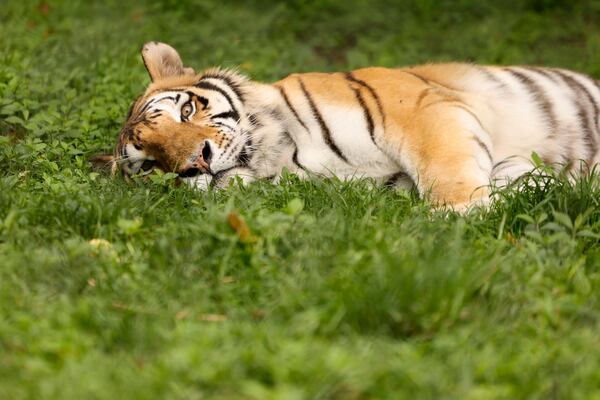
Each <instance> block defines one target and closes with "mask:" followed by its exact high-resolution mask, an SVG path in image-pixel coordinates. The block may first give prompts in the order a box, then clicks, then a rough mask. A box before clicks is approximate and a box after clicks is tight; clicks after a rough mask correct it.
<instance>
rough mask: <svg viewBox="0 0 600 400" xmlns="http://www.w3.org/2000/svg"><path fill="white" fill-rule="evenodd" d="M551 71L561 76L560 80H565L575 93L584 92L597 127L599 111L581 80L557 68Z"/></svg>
mask: <svg viewBox="0 0 600 400" xmlns="http://www.w3.org/2000/svg"><path fill="white" fill-rule="evenodd" d="M552 71H554V73H555V74H557V75H558V76H560V77H561V78H562V80H563V81H565V83H566V84H567V85H568V86H569V87H571V89H574V92H575V93H576V94H579V93H583V94H585V96H586V97H587V99H588V101H589V102H590V104H591V105H592V108H593V109H594V122H595V123H596V127H597V126H598V113H599V112H600V111H599V110H598V104H596V101H595V99H594V96H592V94H591V93H590V91H589V90H588V89H587V88H586V87H585V86H584V85H583V84H582V83H581V82H579V81H578V80H577V79H575V78H574V77H572V76H571V75H569V74H567V73H566V72H564V71H561V70H559V69H553V70H552Z"/></svg>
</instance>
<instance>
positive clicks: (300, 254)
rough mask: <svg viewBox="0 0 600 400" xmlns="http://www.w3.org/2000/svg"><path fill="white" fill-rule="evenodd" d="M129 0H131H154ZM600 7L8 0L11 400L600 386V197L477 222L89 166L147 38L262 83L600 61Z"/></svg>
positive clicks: (115, 117)
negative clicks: (395, 70) (375, 70)
mask: <svg viewBox="0 0 600 400" xmlns="http://www.w3.org/2000/svg"><path fill="white" fill-rule="evenodd" d="M140 4H141V3H140ZM599 20H600V3H599V2H597V1H580V2H577V1H567V0H564V1H552V0H526V1H516V0H514V1H507V2H483V1H479V0H477V1H475V0H473V1H470V0H461V1H437V0H436V1H434V0H423V1H418V2H416V1H415V2H408V1H403V2H399V1H392V0H389V1H387V2H378V3H374V2H367V1H359V0H356V1H349V0H346V1H343V2H342V1H335V0H322V1H300V0H293V1H289V2H285V3H281V4H274V3H273V2H266V1H258V0H255V1H252V2H241V1H240V2H222V1H197V2H192V1H171V0H165V1H162V2H156V3H152V4H150V3H148V4H146V5H134V2H124V1H106V2H83V1H81V2H79V1H74V0H73V1H58V0H57V1H53V2H48V3H46V2H37V1H35V2H32V1H28V0H21V1H13V0H5V1H3V2H2V6H1V7H0V38H1V39H0V133H1V135H0V398H2V399H28V398H31V399H42V398H43V399H92V398H94V399H115V398H128V399H129V398H139V399H149V398H161V399H162V398H171V399H177V398H181V399H199V398H226V399H304V398H307V399H308V398H319V399H329V398H331V399H369V398H390V399H399V398H411V399H412V398H431V399H440V398H443V399H451V398H456V399H516V398H537V399H553V398H556V399H566V398H579V399H592V398H600V387H599V385H598V382H600V309H599V302H600V294H598V293H599V291H598V287H599V285H600V246H599V243H598V233H599V232H600V208H599V207H598V201H599V199H600V189H599V188H598V185H597V183H596V182H597V178H596V177H594V178H589V179H588V178H586V179H583V180H581V181H578V182H575V183H571V182H569V181H568V180H566V179H564V178H562V177H560V176H555V175H553V174H547V173H545V172H544V169H543V168H541V173H542V176H541V177H538V178H535V179H534V180H531V181H529V182H528V183H527V182H525V183H521V184H520V185H519V186H518V187H516V188H513V189H512V190H506V191H502V192H499V193H498V194H497V198H498V200H497V201H496V202H495V203H494V205H493V206H492V207H491V208H490V209H489V210H485V211H480V212H476V213H473V214H470V215H468V216H459V215H455V214H451V213H439V212H434V211H432V210H431V209H430V208H429V207H428V206H427V204H424V203H423V202H422V201H421V200H419V199H418V198H417V197H416V196H415V195H414V194H413V193H407V192H395V191H393V190H390V189H384V188H375V189H373V188H371V187H370V185H369V183H368V182H360V181H357V182H350V183H344V182H339V181H335V180H331V181H323V180H315V181H310V182H300V181H298V180H297V179H296V178H295V177H294V176H288V177H286V178H285V179H284V181H283V182H282V183H281V185H278V186H273V185H270V184H266V183H257V184H253V185H250V186H248V187H244V188H242V187H232V188H231V189H230V190H227V191H224V192H209V193H195V192H193V191H191V190H189V189H187V188H185V187H180V186H176V185H174V183H173V181H172V180H171V179H170V177H169V176H168V175H167V176H159V175H157V176H154V177H153V179H152V181H150V182H138V181H134V182H133V183H131V184H127V183H125V182H123V181H122V180H120V179H113V178H111V177H108V176H104V175H101V174H98V173H95V172H92V171H91V170H90V168H89V166H88V163H87V159H88V157H89V156H90V155H92V154H94V153H97V152H102V151H110V150H111V149H112V146H113V145H114V142H115V139H116V136H117V132H118V129H119V126H120V124H121V123H122V122H123V119H124V116H125V114H126V112H127V108H128V106H129V103H130V102H131V101H132V99H133V98H134V97H135V96H136V95H137V94H139V93H140V92H141V91H142V90H143V88H144V86H145V85H146V84H147V82H148V78H147V76H146V73H145V70H144V68H143V66H142V63H141V61H140V58H139V54H138V51H139V49H140V47H141V45H142V44H143V43H144V42H146V41H149V40H161V41H165V42H168V43H171V44H172V45H174V46H175V47H176V48H178V49H179V50H180V52H181V54H182V55H183V57H184V60H185V61H187V62H188V63H189V64H190V65H192V66H194V67H196V68H203V67H208V66H211V65H224V66H236V65H238V66H240V69H241V70H242V71H244V72H246V73H248V74H250V75H251V76H252V77H253V78H255V79H262V80H273V79H277V78H279V77H282V76H284V75H286V74H287V73H289V72H292V71H303V70H347V69H349V68H354V67H360V66H367V65H374V64H377V65H384V66H385V65H387V66H394V65H403V64H413V63H419V62H425V61H432V60H471V61H478V62H485V63H499V64H509V63H534V64H544V65H555V66H563V67H569V68H574V69H578V70H582V71H585V72H588V73H590V74H592V75H594V76H596V77H600V24H598V23H597V21H599Z"/></svg>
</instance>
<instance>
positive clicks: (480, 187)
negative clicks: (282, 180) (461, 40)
mask: <svg viewBox="0 0 600 400" xmlns="http://www.w3.org/2000/svg"><path fill="white" fill-rule="evenodd" d="M143 55H144V62H145V64H146V66H147V68H148V71H149V73H150V75H151V77H152V79H153V82H152V84H151V85H150V87H149V88H148V90H147V91H146V93H145V94H144V95H143V96H141V97H140V98H138V99H137V100H136V102H135V103H134V105H133V106H132V109H131V111H130V115H129V117H128V119H127V122H126V123H125V126H124V128H123V130H122V133H121V136H120V139H119V143H118V145H117V158H118V159H119V160H120V161H119V162H118V164H119V165H120V166H121V170H122V171H124V173H125V174H126V175H130V174H133V173H138V172H139V171H140V169H141V170H142V172H143V173H148V172H149V171H151V169H152V168H153V167H156V168H160V169H162V170H165V171H175V172H178V173H179V174H180V176H181V177H182V180H183V181H184V182H186V183H188V184H190V185H194V186H197V187H200V188H205V187H208V186H215V185H216V186H220V185H224V184H225V183H226V182H227V180H228V178H230V177H232V176H240V177H242V178H243V179H244V180H248V181H249V180H252V179H256V178H265V177H268V178H274V179H275V180H276V179H277V177H278V176H279V175H280V174H281V172H282V171H283V169H284V168H287V169H288V170H290V171H292V172H294V173H297V174H298V175H300V176H309V175H323V176H332V175H335V176H339V177H341V178H344V179H347V178H352V177H371V178H375V179H378V180H379V181H381V182H382V183H387V184H403V185H415V186H416V187H417V188H418V190H419V191H420V192H421V193H423V194H425V193H427V194H428V195H429V196H430V197H431V199H432V200H433V201H434V202H435V203H437V204H448V205H451V206H453V207H455V208H458V209H464V208H466V207H469V206H470V205H472V204H474V203H485V202H486V201H487V200H488V187H489V183H490V181H495V182H496V183H498V184H500V185H503V184H506V183H507V182H509V181H511V180H514V179H516V178H518V177H519V176H521V175H523V174H524V173H526V172H528V171H530V170H531V168H532V164H531V161H530V157H531V154H532V152H536V153H537V154H539V155H540V157H541V158H542V159H543V160H544V161H546V162H547V163H549V164H552V165H556V166H557V167H558V166H565V165H566V166H567V167H568V168H571V169H572V171H573V172H577V171H579V170H580V165H581V164H580V163H581V162H583V165H584V166H585V167H586V168H589V167H591V166H592V165H594V164H596V163H597V162H598V161H599V160H598V149H599V147H598V146H599V145H600V137H599V134H600V128H599V118H600V106H599V104H600V85H599V84H598V82H596V81H595V80H594V79H592V78H590V77H588V76H585V75H582V74H579V73H575V72H572V71H568V70H562V69H555V68H542V67H525V66H514V67H491V66H489V67H488V66H475V65H470V64H428V65H422V66H417V67H410V68H399V69H387V68H365V69H360V70H356V71H352V72H346V73H304V74H293V75H290V76H288V77H286V78H284V79H282V80H280V81H278V82H275V83H273V84H262V83H258V82H253V81H250V80H248V79H247V78H246V77H244V76H242V75H240V74H238V73H235V72H232V71H225V70H219V69H212V70H209V71H206V72H204V73H201V74H195V73H193V71H191V70H190V69H189V68H184V67H183V65H182V63H181V60H180V59H179V56H178V55H177V53H176V52H175V50H174V49H172V48H171V47H169V46H167V45H164V44H159V43H151V44H147V45H146V46H145V47H144V50H143ZM188 111H189V112H191V114H189V117H186V115H187V114H188ZM144 162H146V164H144ZM143 165H145V166H146V167H143Z"/></svg>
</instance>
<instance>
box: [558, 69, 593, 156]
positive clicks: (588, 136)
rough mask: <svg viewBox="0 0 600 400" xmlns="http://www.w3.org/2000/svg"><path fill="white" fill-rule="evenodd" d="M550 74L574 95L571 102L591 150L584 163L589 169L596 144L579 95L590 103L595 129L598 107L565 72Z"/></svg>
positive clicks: (588, 117) (587, 93)
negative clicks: (562, 82) (561, 81)
mask: <svg viewBox="0 0 600 400" xmlns="http://www.w3.org/2000/svg"><path fill="white" fill-rule="evenodd" d="M552 72H553V73H554V74H556V75H558V76H559V77H560V78H561V79H562V80H563V81H564V82H565V83H566V84H567V86H568V87H569V88H570V89H571V91H572V92H573V94H575V98H574V99H573V100H574V104H575V107H576V108H577V117H578V118H579V121H580V126H581V128H582V129H583V132H584V134H585V139H586V141H587V142H588V144H589V146H590V148H591V154H590V155H589V158H588V159H587V160H586V163H587V164H588V166H590V167H591V165H589V164H590V163H591V160H592V159H593V157H594V156H595V155H596V153H597V152H598V143H597V141H596V138H595V136H594V131H595V130H594V129H593V128H592V126H591V124H590V116H589V115H588V112H587V110H586V108H585V107H584V106H583V104H581V101H580V100H579V99H580V95H581V93H582V92H583V93H584V94H585V95H586V96H587V99H588V101H589V102H590V103H591V105H592V106H593V108H594V117H595V122H596V127H597V126H598V107H597V105H596V103H595V102H594V99H593V97H592V95H591V94H590V92H589V91H588V90H587V89H586V88H585V86H583V85H582V84H581V83H579V82H578V81H576V80H575V79H574V78H573V77H571V76H569V75H567V74H566V73H565V72H563V71H561V70H558V69H552Z"/></svg>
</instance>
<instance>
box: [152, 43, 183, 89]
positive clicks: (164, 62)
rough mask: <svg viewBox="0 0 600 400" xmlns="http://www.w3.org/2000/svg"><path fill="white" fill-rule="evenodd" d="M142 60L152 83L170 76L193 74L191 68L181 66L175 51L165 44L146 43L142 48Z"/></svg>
mask: <svg viewBox="0 0 600 400" xmlns="http://www.w3.org/2000/svg"><path fill="white" fill-rule="evenodd" d="M142 59H143V60H144V65H145V66H146V69H147V70H148V73H149V74H150V79H152V82H155V81H156V80H159V79H164V78H168V77H172V76H179V75H193V74H195V72H194V70H193V69H192V68H189V67H187V68H186V67H184V66H183V62H182V61H181V57H179V54H178V53H177V51H176V50H175V49H174V48H172V47H171V46H169V45H168V44H165V43H160V42H148V43H146V44H145V45H144V47H142Z"/></svg>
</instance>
